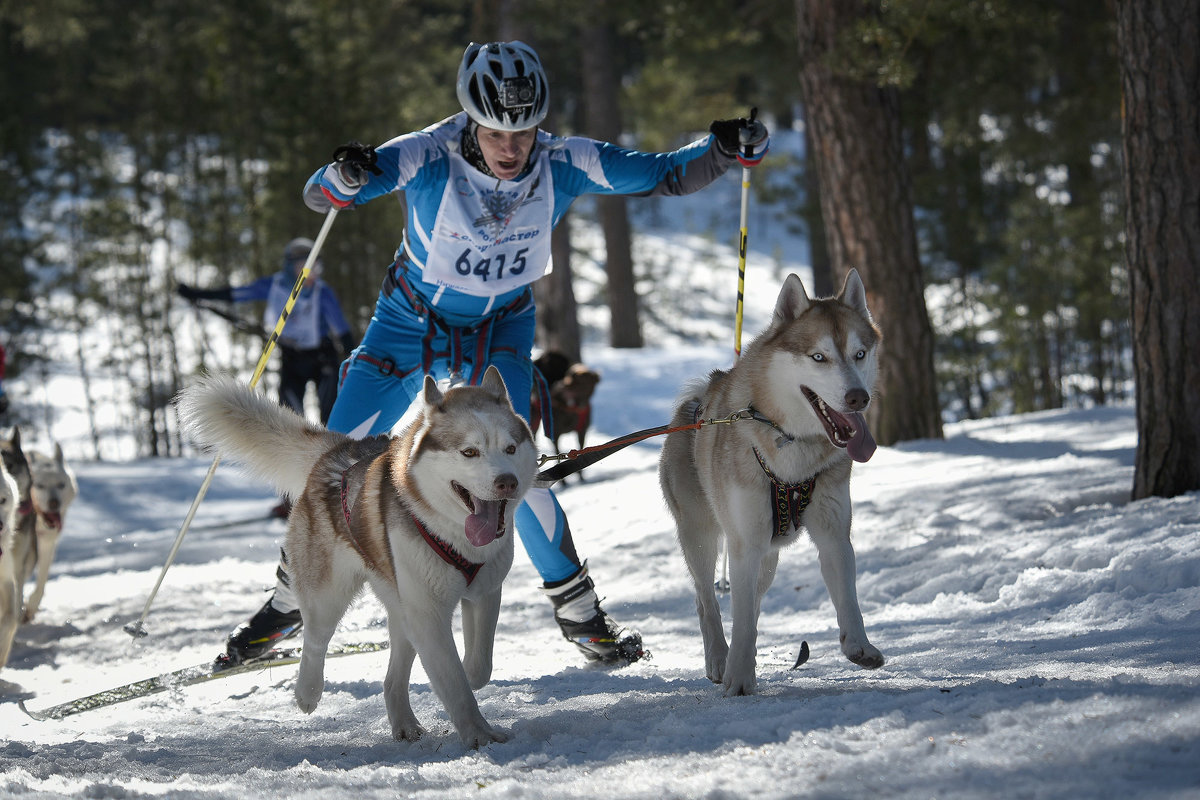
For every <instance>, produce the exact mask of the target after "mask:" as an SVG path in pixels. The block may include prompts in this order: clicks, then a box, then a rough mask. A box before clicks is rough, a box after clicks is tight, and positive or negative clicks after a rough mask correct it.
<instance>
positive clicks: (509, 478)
mask: <svg viewBox="0 0 1200 800" xmlns="http://www.w3.org/2000/svg"><path fill="white" fill-rule="evenodd" d="M495 486H496V491H497V492H498V493H499V494H500V495H501V496H502V497H512V496H513V495H514V494H516V493H517V476H516V475H513V474H512V473H511V472H506V473H504V474H503V475H501V476H499V477H498V478H496V483H495Z"/></svg>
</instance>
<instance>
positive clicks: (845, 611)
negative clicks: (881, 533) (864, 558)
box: [809, 526, 883, 669]
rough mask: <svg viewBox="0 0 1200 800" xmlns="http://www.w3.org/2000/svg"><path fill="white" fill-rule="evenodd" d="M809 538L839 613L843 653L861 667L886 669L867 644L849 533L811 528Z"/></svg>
mask: <svg viewBox="0 0 1200 800" xmlns="http://www.w3.org/2000/svg"><path fill="white" fill-rule="evenodd" d="M809 535H810V536H811V537H812V540H813V542H814V543H815V544H816V546H817V557H818V559H819V560H820V563H821V577H822V578H824V580H825V588H826V589H827V590H828V591H829V599H830V600H832V601H833V608H834V611H836V612H837V623H838V629H839V631H840V637H839V638H840V639H841V643H842V653H843V654H844V655H845V656H846V658H848V659H850V660H851V661H853V662H854V663H855V664H858V665H859V666H862V667H866V668H867V669H875V668H877V667H881V666H883V654H882V653H880V652H879V651H878V650H877V649H875V647H874V646H873V645H872V644H871V643H870V642H869V641H867V631H866V628H865V627H864V626H863V618H862V611H861V610H860V609H859V607H858V591H857V589H856V588H855V572H854V546H853V545H852V544H851V543H850V531H849V528H848V526H847V529H846V530H830V529H823V528H821V529H816V528H810V529H809Z"/></svg>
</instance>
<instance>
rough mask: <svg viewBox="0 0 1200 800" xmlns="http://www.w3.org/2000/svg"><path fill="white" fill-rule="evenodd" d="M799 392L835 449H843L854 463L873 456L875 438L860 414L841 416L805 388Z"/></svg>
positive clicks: (819, 397) (818, 396)
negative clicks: (811, 408) (819, 421)
mask: <svg viewBox="0 0 1200 800" xmlns="http://www.w3.org/2000/svg"><path fill="white" fill-rule="evenodd" d="M800 391H802V392H803V393H804V397H805V398H806V399H807V400H808V402H809V405H811V406H812V407H813V411H815V412H816V414H817V419H819V420H821V424H823V425H824V426H825V435H826V436H828V437H829V441H830V442H831V443H833V445H834V446H835V447H842V448H845V449H846V452H847V453H849V454H850V457H851V458H852V459H854V460H855V461H860V462H862V461H869V460H870V459H871V456H873V455H875V448H876V444H875V437H873V436H872V435H871V430H870V428H868V427H867V420H866V419H865V418H864V417H863V415H862V414H861V413H860V412H858V411H853V412H851V413H849V414H842V413H840V412H838V411H835V410H834V409H833V408H831V407H830V405H829V404H828V403H826V402H825V401H824V400H823V399H822V398H821V396H820V395H819V394H817V393H816V392H814V391H813V390H812V389H810V388H808V387H807V386H801V387H800Z"/></svg>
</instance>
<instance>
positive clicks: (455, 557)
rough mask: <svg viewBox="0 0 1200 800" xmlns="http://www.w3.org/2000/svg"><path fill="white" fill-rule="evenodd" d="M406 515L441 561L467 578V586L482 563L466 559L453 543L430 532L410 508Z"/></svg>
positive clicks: (481, 567) (481, 566)
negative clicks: (410, 518)
mask: <svg viewBox="0 0 1200 800" xmlns="http://www.w3.org/2000/svg"><path fill="white" fill-rule="evenodd" d="M408 515H409V516H410V517H412V521H413V524H414V525H416V526H417V530H418V531H420V533H421V538H423V539H424V540H425V544H427V545H429V547H430V548H431V549H432V550H433V552H435V553H437V554H438V555H439V556H441V559H442V561H445V562H446V563H447V564H449V565H450V566H452V567H454V568H455V569H456V570H458V571H459V572H461V573H462V574H463V577H464V578H466V579H467V586H470V585H471V581H473V580H475V576H476V575H477V574H478V573H479V570H481V569H483V564H477V563H475V562H474V561H468V560H467V557H466V556H464V555H463V554H462V553H460V552H458V551H457V550H455V549H454V547H453V545H451V544H450V543H449V542H447V541H445V540H443V539H441V538H440V537H438V535H437V534H435V533H430V532H429V531H428V530H427V529H426V528H425V526H424V525H423V524H422V523H421V520H419V519H417V515H416V514H414V513H412V511H411V510H410V511H409V512H408Z"/></svg>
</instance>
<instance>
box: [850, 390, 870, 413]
mask: <svg viewBox="0 0 1200 800" xmlns="http://www.w3.org/2000/svg"><path fill="white" fill-rule="evenodd" d="M870 402H871V395H870V394H868V393H867V390H866V389H851V390H850V391H848V392H846V408H847V409H849V410H850V411H862V410H863V409H864V408H866V407H867V404H868V403H870Z"/></svg>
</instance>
